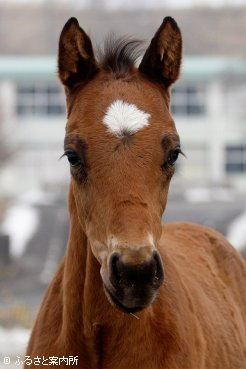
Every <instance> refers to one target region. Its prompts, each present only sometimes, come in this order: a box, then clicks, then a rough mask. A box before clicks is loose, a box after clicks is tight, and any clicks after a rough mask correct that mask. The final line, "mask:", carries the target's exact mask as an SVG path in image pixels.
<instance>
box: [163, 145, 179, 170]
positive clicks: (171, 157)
mask: <svg viewBox="0 0 246 369" xmlns="http://www.w3.org/2000/svg"><path fill="white" fill-rule="evenodd" d="M179 154H182V151H181V149H180V148H177V149H175V150H172V151H170V152H169V154H168V157H167V160H166V162H165V163H164V165H163V166H162V168H163V169H164V168H170V167H172V166H174V164H175V162H176V161H177V159H178V157H179Z"/></svg>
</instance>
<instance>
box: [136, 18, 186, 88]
mask: <svg viewBox="0 0 246 369" xmlns="http://www.w3.org/2000/svg"><path fill="white" fill-rule="evenodd" d="M181 58H182V36H181V32H180V29H179V27H178V25H177V23H176V22H175V20H174V19H173V18H171V17H166V18H164V20H163V22H162V25H161V26H160V28H159V29H158V31H157V32H156V34H155V36H154V37H153V38H152V40H151V43H150V45H149V47H148V49H147V50H146V52H145V54H144V57H143V59H142V61H141V63H140V65H139V70H140V71H141V72H142V73H144V74H145V75H147V76H148V77H150V78H151V79H152V80H155V81H156V82H159V83H161V84H162V85H164V86H165V87H169V86H170V85H171V84H172V83H174V82H175V81H176V80H177V79H178V77H179V72H180V65H181Z"/></svg>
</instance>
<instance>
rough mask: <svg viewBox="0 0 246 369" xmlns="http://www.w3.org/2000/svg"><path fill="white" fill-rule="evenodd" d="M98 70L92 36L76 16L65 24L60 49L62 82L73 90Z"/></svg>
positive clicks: (59, 70) (59, 69)
mask: <svg viewBox="0 0 246 369" xmlns="http://www.w3.org/2000/svg"><path fill="white" fill-rule="evenodd" d="M96 72H97V65H96V60H95V57H94V53H93V49H92V44H91V40H90V38H89V37H88V36H87V34H86V33H85V32H84V30H83V29H82V28H80V26H79V23H78V21H77V19H76V18H70V19H69V20H68V22H67V23H66V24H65V26H64V28H63V30H62V32H61V36H60V40H59V51H58V73H59V77H60V80H61V82H62V83H63V85H64V86H65V87H67V88H68V89H69V90H71V89H72V88H73V87H75V86H76V85H78V84H80V83H86V82H88V81H89V80H90V79H91V78H92V77H93V76H94V75H95V74H96Z"/></svg>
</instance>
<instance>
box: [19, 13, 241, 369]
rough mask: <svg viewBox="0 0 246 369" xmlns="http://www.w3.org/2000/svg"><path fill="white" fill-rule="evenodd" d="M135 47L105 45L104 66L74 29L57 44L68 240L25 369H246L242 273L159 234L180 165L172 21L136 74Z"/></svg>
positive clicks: (183, 239)
mask: <svg viewBox="0 0 246 369" xmlns="http://www.w3.org/2000/svg"><path fill="white" fill-rule="evenodd" d="M138 46H139V45H138V43H137V42H136V41H132V40H130V41H129V40H128V41H127V40H122V39H121V40H118V41H114V42H109V43H108V44H107V45H106V48H105V53H104V55H102V56H101V58H100V60H99V61H98V60H96V58H95V56H94V53H93V48H92V44H91V40H90V39H89V37H88V36H87V35H86V33H85V32H84V31H83V30H82V29H81V28H80V27H79V24H78V22H77V20H76V19H75V18H71V19H70V20H69V21H68V22H67V23H66V25H65V27H64V29H63V31H62V33H61V37H60V42H59V58H58V66H59V76H60V79H61V82H62V83H63V85H64V87H65V92H66V98H67V111H68V122H67V127H66V137H65V156H66V157H67V159H68V161H69V163H70V169H71V184H70V192H69V212H70V220H71V223H70V238H69V242H68V248H67V253H66V255H65V257H64V260H63V261H62V263H61V265H60V267H59V269H58V271H57V273H56V275H55V277H54V279H53V281H52V282H51V284H50V286H49V288H48V291H47V293H46V296H45V298H44V302H43V304H42V307H41V309H40V312H39V315H38V317H37V321H36V324H35V326H34V329H33V332H32V336H31V339H30V342H29V346H28V349H27V355H29V363H31V361H32V363H31V365H29V366H27V363H26V366H25V367H26V368H27V367H31V368H36V367H37V366H38V365H37V361H36V364H35V363H34V361H35V358H37V357H39V358H41V361H40V364H39V365H40V366H42V367H44V366H45V365H48V363H53V364H54V363H55V364H54V365H58V366H59V368H68V367H70V368H72V367H77V368H80V369H140V368H141V369H235V368H238V369H239V368H240V369H243V368H244V369H245V368H246V327H245V326H246V289H245V285H246V266H245V262H244V261H243V259H242V258H241V257H240V256H239V255H238V254H237V253H236V251H235V250H234V249H233V248H232V247H231V246H230V245H229V244H228V242H227V241H226V240H225V239H224V238H223V237H222V236H221V235H220V234H218V233H216V232H214V231H212V230H210V229H206V228H203V227H201V226H198V225H192V224H188V223H179V224H172V225H165V226H162V224H161V217H162V213H163V211H164V209H165V206H166V201H167V193H168V187H169V183H170V180H171V177H172V175H173V173H174V167H175V161H176V160H177V159H178V156H179V154H180V153H181V146H180V141H179V136H178V134H177V131H176V129H175V124H174V121H173V119H172V117H171V115H170V109H169V107H170V93H169V92H170V89H169V88H170V86H171V85H172V84H173V83H174V82H175V81H176V80H177V78H178V76H179V71H180V63H181V52H182V40H181V33H180V30H179V28H178V26H177V24H176V22H175V21H174V20H173V19H172V18H170V17H167V18H165V19H164V21H163V23H162V25H161V26H160V28H159V29H158V31H157V32H156V34H155V36H154V38H153V39H152V41H151V43H150V45H149V47H148V49H147V51H146V52H145V54H144V56H143V58H142V61H141V62H140V65H139V67H138V68H136V67H135V66H134V62H135V60H136V58H137V57H138V53H137V52H136V50H137V49H138ZM45 360H46V361H45ZM53 364H52V365H53Z"/></svg>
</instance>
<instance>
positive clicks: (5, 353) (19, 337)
mask: <svg viewBox="0 0 246 369" xmlns="http://www.w3.org/2000/svg"><path fill="white" fill-rule="evenodd" d="M29 337H30V330H29V329H25V328H21V327H16V328H13V329H5V328H3V327H0V368H9V367H10V365H8V364H4V358H5V357H9V358H10V360H11V363H12V364H13V363H15V361H16V360H17V356H19V357H21V358H23V357H24V355H25V351H26V348H27V343H28V340H29Z"/></svg>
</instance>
